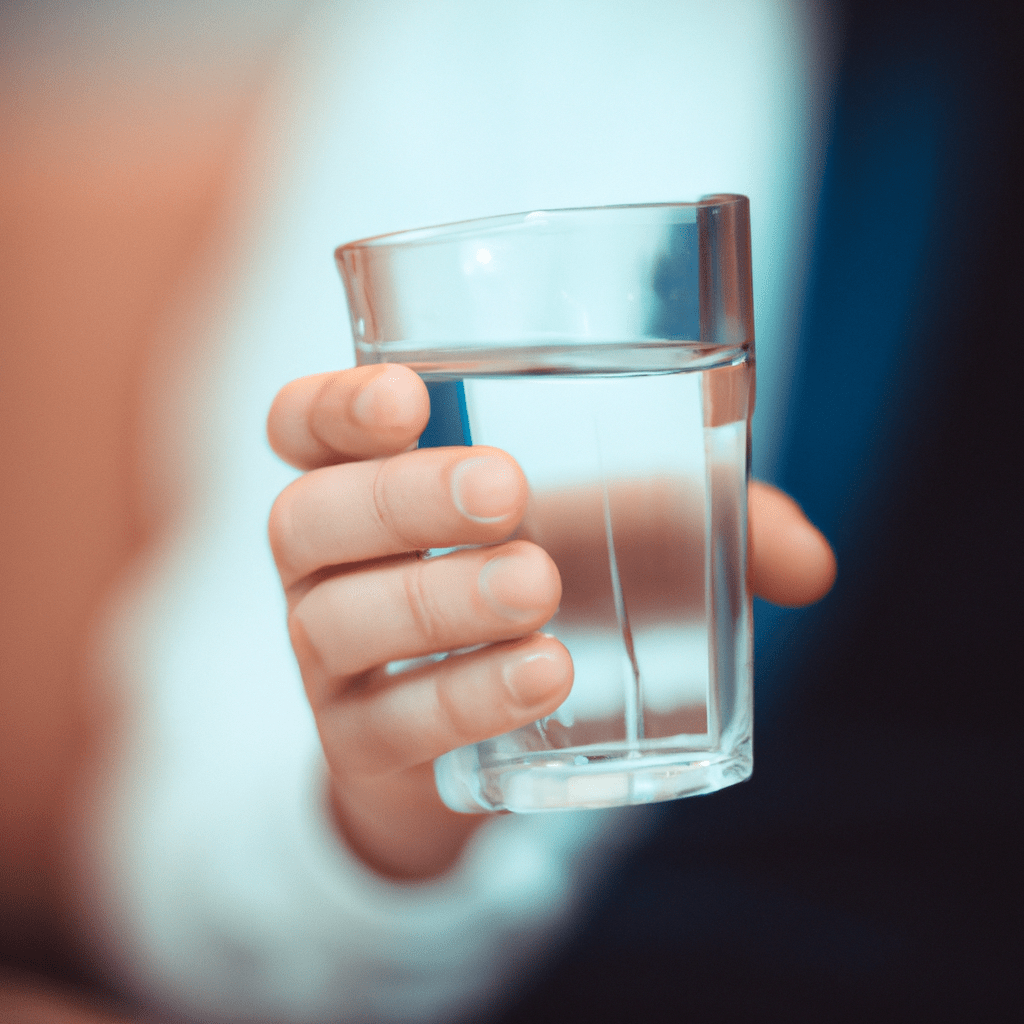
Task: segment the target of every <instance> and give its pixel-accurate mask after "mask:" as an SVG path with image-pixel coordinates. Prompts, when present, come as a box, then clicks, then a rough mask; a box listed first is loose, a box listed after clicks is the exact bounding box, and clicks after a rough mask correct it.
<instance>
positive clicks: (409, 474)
mask: <svg viewBox="0 0 1024 1024" xmlns="http://www.w3.org/2000/svg"><path fill="white" fill-rule="evenodd" d="M428 416H429V401H428V398H427V392H426V388H425V387H424V385H423V383H422V381H420V379H419V378H418V377H417V376H416V375H415V374H414V373H412V372H411V371H410V370H408V369H406V368H404V367H401V366H383V367H382V366H371V367H360V368H357V369H354V370H346V371H342V372H339V373H333V374H322V375H318V376H314V377H308V378H304V379H302V380H299V381H295V382H293V383H292V384H290V385H288V386H287V387H286V388H284V389H283V390H282V391H281V392H280V393H279V395H278V396H277V398H276V400H275V402H274V405H273V407H272V409H271V412H270V417H269V420H268V436H269V438H270V442H271V444H272V446H273V447H274V449H275V451H277V453H278V454H279V455H280V456H281V457H282V458H284V459H285V460H287V461H288V462H290V463H291V464H292V465H294V466H297V467H299V468H301V469H305V470H308V472H307V473H306V474H305V475H304V476H303V477H301V478H300V479H299V480H297V481H296V482H295V483H293V484H292V485H290V486H289V487H288V488H286V489H285V491H284V492H282V494H281V495H280V497H279V498H278V500H277V502H276V503H275V505H274V508H273V511H272V514H271V517H270V527H269V532H270V541H271V546H272V548H273V551H274V557H275V559H276V561H277V566H278V570H279V572H280V575H281V582H282V584H283V586H284V589H285V593H286V595H287V598H288V609H289V629H290V633H291V637H292V644H293V647H294V649H295V654H296V657H297V658H298V661H299V666H300V669H301V671H302V676H303V680H304V681H305V686H306V692H307V695H308V697H309V700H310V703H311V705H312V707H313V711H314V713H315V715H316V720H317V724H318V727H319V730H320V737H321V740H322V742H323V745H324V751H325V753H326V756H327V762H328V764H329V766H330V771H331V803H332V807H333V810H334V815H335V819H336V822H337V827H338V830H339V832H340V833H341V835H342V836H343V837H344V839H345V841H346V842H347V844H348V845H349V846H350V847H351V848H352V849H353V850H354V851H355V852H356V853H357V854H358V855H359V856H360V857H361V858H362V859H363V860H364V861H365V862H366V863H367V864H369V865H370V866H371V867H373V868H374V869H375V870H376V871H378V872H379V873H380V874H382V875H384V876H386V877H389V878H394V879H421V878H429V877H433V876H437V875H440V874H442V873H443V872H445V871H446V870H448V869H449V868H450V867H451V866H452V865H453V863H454V862H455V861H456V860H457V859H458V857H459V855H460V853H461V852H462V849H463V848H464V846H465V844H466V842H467V841H468V839H469V838H470V836H471V835H472V834H473V832H474V831H475V830H476V829H477V828H479V827H480V825H481V824H482V823H483V821H484V820H485V816H484V815H464V814H456V813H454V812H452V811H450V810H448V809H447V808H446V807H445V806H444V805H443V804H442V803H441V801H440V799H439V798H438V796H437V793H436V790H435V788H434V780H433V771H432V764H431V762H432V761H433V759H434V758H435V757H437V756H439V755H440V754H443V753H445V752H446V751H448V750H451V749H453V748H454V747H457V746H462V745H463V744H467V743H474V742H477V741H479V740H482V739H486V738H488V737H491V736H494V735H497V734H499V733H503V732H506V731H508V730H510V729H515V728H518V727H519V726H522V725H526V724H528V723H530V722H532V721H534V720H535V719H537V718H539V717H542V716H544V715H546V714H549V713H551V712H552V711H554V710H555V708H557V707H558V705H559V704H560V703H561V702H562V701H563V700H564V699H565V697H566V695H567V694H568V692H569V689H570V687H571V685H572V662H571V659H570V658H569V655H568V652H567V651H566V650H565V648H564V647H562V645H561V644H560V643H559V642H558V641H557V640H555V639H554V638H552V637H549V636H546V635H544V634H542V633H539V632H537V630H539V629H540V627H541V626H543V625H544V623H546V622H547V621H548V620H549V619H550V618H551V615H552V614H553V613H554V611H555V609H556V608H558V607H559V602H560V600H561V599H562V588H561V581H560V579H559V574H558V570H557V568H556V567H555V563H554V561H553V560H552V558H551V557H550V555H549V554H548V553H547V552H546V551H545V550H544V549H543V548H541V547H539V546H538V545H537V544H536V543H534V542H533V541H531V540H528V539H524V537H523V536H516V537H512V538H511V539H508V538H510V535H512V534H513V532H514V531H515V530H516V528H517V527H518V526H519V525H520V522H521V521H522V519H523V517H524V514H525V513H526V511H527V506H528V491H527V487H526V481H525V479H524V477H523V475H522V472H521V471H520V469H519V467H518V466H517V465H516V463H515V461H514V460H513V459H512V458H511V456H509V455H507V454H506V453H504V452H501V451H498V450H496V449H488V448H483V447H473V448H434V449H424V450H416V451H412V450H410V448H411V446H412V445H413V444H414V443H415V441H416V438H417V437H418V435H419V433H420V431H421V430H422V429H423V427H424V426H425V424H426V422H427V419H428ZM749 501H750V585H751V589H752V592H753V593H755V594H758V595H759V596H762V597H764V598H766V599H767V600H770V601H774V602H777V603H779V604H784V605H791V606H792V605H802V604H808V603H811V602H813V601H816V600H818V599H819V598H821V597H822V596H823V595H824V594H825V593H827V591H828V590H829V588H830V587H831V585H832V582H833V580H834V578H835V572H836V565H835V559H834V556H833V554H832V551H831V548H830V547H829V545H828V542H827V541H826V540H825V539H824V537H822V535H821V534H820V533H819V532H818V531H817V530H816V529H815V528H814V527H813V526H812V525H811V524H810V522H809V521H808V520H807V518H806V517H805V516H804V515H803V513H802V511H801V510H800V508H799V506H798V505H797V504H796V503H795V502H794V501H793V500H792V499H791V498H789V497H787V496H786V495H785V494H783V493H781V492H780V491H778V490H776V489H775V488H773V487H770V486H768V485H766V484H763V483H754V484H752V485H751V487H750V494H749ZM556 520H557V517H556ZM524 532H526V533H527V534H528V531H524ZM458 545H488V547H486V548H483V549H473V550H463V551H458V552H455V553H453V554H450V555H448V556H446V557H445V558H442V559H429V560H426V561H424V560H422V559H421V557H420V554H419V552H420V551H422V550H423V549H425V548H430V547H455V546H458ZM570 597H571V595H570ZM476 644H488V645H489V646H488V647H486V648H484V649H483V650H479V651H476V652H474V653H472V654H470V655H466V656H462V657H458V658H450V659H447V660H445V661H443V662H439V663H436V664H433V665H430V666H428V667H426V668H423V669H420V670H418V671H417V672H415V673H411V674H408V675H404V676H402V677H401V678H398V677H394V676H388V675H387V674H386V673H385V672H384V671H383V666H384V665H385V663H387V662H389V661H392V660H397V659H406V658H413V657H417V656H419V655H425V654H430V653H432V652H435V651H439V650H450V649H457V648H462V647H469V646H472V645H476Z"/></svg>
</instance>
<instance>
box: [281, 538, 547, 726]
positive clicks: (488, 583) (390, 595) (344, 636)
mask: <svg viewBox="0 0 1024 1024" xmlns="http://www.w3.org/2000/svg"><path fill="white" fill-rule="evenodd" d="M560 596H561V583H560V580H559V577H558V570H557V569H556V568H555V564H554V562H552V561H551V558H550V557H549V556H548V555H547V554H546V553H545V552H544V551H542V550H541V549H540V548H539V547H537V546H536V545H535V544H531V543H529V542H528V541H513V542H511V543H509V544H502V545H500V546H499V547H492V548H473V549H466V550H463V551H457V552H453V553H452V554H450V555H446V556H444V557H443V558H431V559H425V560H422V561H420V560H416V559H409V560H401V561H395V562H391V563H390V564H384V565H381V564H377V565H375V566H373V567H372V568H367V569H362V570H356V571H352V572H348V573H343V574H341V575H337V576H334V577H331V578H330V579H327V580H325V581H323V582H321V583H319V584H318V585H317V586H315V587H313V588H312V589H311V590H310V591H308V593H306V595H305V596H304V597H303V598H302V599H301V600H300V601H299V602H298V604H297V605H296V606H295V607H294V609H293V610H292V613H291V616H290V618H289V625H290V629H291V633H292V642H293V645H294V647H295V649H296V652H297V654H298V656H299V660H300V663H301V665H302V668H303V678H304V680H305V682H306V688H307V692H308V695H309V699H310V702H311V703H312V705H313V710H314V711H317V710H319V709H320V708H321V707H322V706H323V705H324V704H325V703H326V702H327V701H329V700H332V699H334V698H335V697H336V696H337V695H338V693H339V692H341V691H342V690H343V689H344V687H345V685H347V684H348V683H350V682H351V680H352V679H354V678H355V677H358V676H360V675H362V674H364V673H366V672H368V671H370V670H371V669H374V668H376V667H377V666H380V665H383V664H385V663H386V662H389V661H397V660H405V659H408V658H416V657H420V656H422V655H425V654H433V653H435V652H438V651H450V650H458V649H460V648H464V647H471V646H474V645H476V644H484V643H493V642H495V641H502V640H511V639H513V638H516V637H521V636H524V635H525V634H527V633H531V632H533V631H534V630H536V629H539V628H540V627H541V626H543V625H544V623H546V622H547V621H548V620H549V619H550V618H551V617H552V615H554V613H555V610H556V608H557V607H558V601H559V598H560Z"/></svg>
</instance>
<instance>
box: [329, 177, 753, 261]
mask: <svg viewBox="0 0 1024 1024" xmlns="http://www.w3.org/2000/svg"><path fill="white" fill-rule="evenodd" d="M747 201H748V200H747V197H746V196H744V195H741V194H739V193H735V192H720V193H719V192H716V193H713V194H711V195H706V196H701V197H700V199H697V200H693V201H691V202H682V201H678V202H671V201H670V202H660V203H618V204H611V205H607V206H567V207H559V208H554V209H550V210H528V211H524V212H521V213H503V214H498V215H496V216H489V217H472V218H469V219H467V220H457V221H449V222H448V223H445V224H433V225H428V226H426V227H421V228H408V229H405V230H402V231H388V232H385V233H383V234H380V235H370V236H368V237H367V238H357V239H355V240H354V241H352V242H346V243H345V244H344V245H339V246H338V247H337V249H335V256H336V257H337V258H338V259H340V258H341V255H342V253H346V252H353V251H355V250H359V249H377V248H401V247H403V246H413V245H420V244H424V243H426V244H429V243H431V242H438V241H452V240H455V239H458V238H460V237H464V236H472V235H475V234H481V233H487V232H492V231H505V230H508V229H510V228H519V227H533V226H536V227H546V226H547V225H548V218H554V219H557V220H562V219H565V220H568V219H570V218H575V217H580V216H581V215H589V216H587V219H594V220H596V219H598V218H599V217H601V216H602V215H603V214H605V213H615V212H623V211H649V212H652V213H654V212H658V211H665V210H680V211H684V210H685V211H692V212H693V214H694V216H696V212H697V210H700V209H707V208H708V207H729V206H735V205H737V204H739V203H746V202H747Z"/></svg>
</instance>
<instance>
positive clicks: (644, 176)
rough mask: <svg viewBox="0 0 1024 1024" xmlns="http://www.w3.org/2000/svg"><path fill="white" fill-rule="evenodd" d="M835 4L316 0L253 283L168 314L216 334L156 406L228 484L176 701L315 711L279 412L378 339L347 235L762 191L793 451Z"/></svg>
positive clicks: (214, 491)
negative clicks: (353, 326)
mask: <svg viewBox="0 0 1024 1024" xmlns="http://www.w3.org/2000/svg"><path fill="white" fill-rule="evenodd" d="M254 10H255V11H256V12H257V13H258V12H259V10H260V8H259V6H258V5H257V7H256V8H255V9H254ZM816 12H817V8H816V7H813V6H811V5H809V4H805V3H802V2H796V0H794V2H789V3H780V2H767V0H726V2H718V3H698V2H689V3H688V2H680V0H638V2H634V3H629V4H626V3H621V2H608V0H592V2H589V3H576V2H572V3H570V2H563V3H552V2H550V0H546V2H540V0H520V2H516V3H507V4H483V3H479V2H475V0H439V2H430V3H423V2H411V0H392V2H389V3H387V4H383V3H381V4H377V3H364V2H354V0H350V2H335V3H326V2H325V3H320V4H316V5H313V6H310V7H309V8H307V9H304V11H303V16H302V19H301V24H300V26H299V29H298V31H297V32H296V33H295V34H294V35H293V37H292V39H291V41H290V43H289V45H288V46H287V48H286V50H285V52H284V53H283V55H282V57H281V59H280V61H279V63H278V66H277V70H276V74H275V76H274V78H273V81H272V83H271V85H270V87H269V89H268V91H267V94H266V99H265V103H264V105H263V109H262V111H261V113H260V115H259V117H258V118H257V121H256V123H255V124H254V131H253V133H252V143H251V147H250V150H249V152H248V154H247V159H246V161H245V163H244V169H243V172H242V174H241V176H240V179H239V181H238V183H237V189H236V191H235V194H234V197H233V201H232V210H231V216H230V218H229V224H228V228H227V230H226V231H225V233H224V236H223V238H222V239H221V243H220V245H219V246H218V248H217V249H216V251H214V252H213V253H212V254H211V256H210V260H211V262H210V263H209V265H208V266H207V267H205V268H204V267H203V266H199V267H197V268H196V269H195V275H196V279H197V280H198V281H202V279H203V278H204V276H208V277H210V278H211V279H212V278H215V277H217V276H219V275H222V274H223V272H224V268H225V267H230V268H232V271H231V273H232V275H233V276H232V277H231V279H230V283H229V286H228V287H227V288H224V289H221V294H220V295H219V296H218V297H215V298H214V299H211V301H210V302H209V304H208V305H207V306H206V307H204V308H202V309H200V310H198V311H197V310H195V309H192V310H189V311H184V312H182V313H181V316H180V317H179V318H178V319H177V320H174V321H172V322H171V323H169V325H168V329H169V330H177V331H185V332H187V333H189V334H199V335H200V336H201V337H202V338H203V339H204V341H205V347H206V349H207V351H209V352H210V353H212V354H213V355H212V356H211V361H210V362H209V363H207V364H206V365H205V366H203V367H201V368H200V369H199V370H198V371H197V369H196V367H195V366H194V365H192V364H189V365H187V366H186V365H182V366H181V367H178V368H177V369H176V370H175V369H174V368H170V369H169V370H168V372H167V374H165V376H164V380H165V381H170V380H172V379H175V378H177V379H178V380H179V381H180V382H181V384H182V388H181V389H179V391H180V394H181V395H183V396H185V397H184V398H182V399H181V400H180V401H179V404H178V406H177V412H175V411H174V408H175V407H174V402H173V401H170V402H169V403H168V405H169V410H170V411H169V414H168V415H169V419H168V420H167V422H168V423H172V424H173V425H172V427H171V428H170V429H165V430H163V431H157V434H159V435H160V436H161V437H163V439H164V448H163V450H162V458H163V461H164V463H165V464H172V463H174V462H180V461H181V459H182V455H183V454H187V453H191V456H192V461H198V462H199V463H200V465H201V473H202V487H203V500H202V508H201V509H199V510H198V511H197V514H196V516H195V518H194V520H193V524H192V527H191V531H190V534H189V537H188V538H186V539H184V540H183V542H182V543H183V546H182V547H181V549H180V551H179V554H178V555H177V556H174V557H171V558H170V559H169V562H168V568H167V570H166V574H167V575H166V578H165V580H164V582H163V584H161V585H162V586H163V588H164V594H165V596H164V599H163V604H162V608H163V611H162V612H161V616H160V619H159V627H157V626H154V628H153V634H152V635H153V636H154V638H157V637H159V638H160V639H159V640H157V639H154V642H155V643H156V646H157V648H158V649H159V650H156V649H154V650H153V653H152V658H151V659H150V660H151V663H152V664H153V665H155V666H156V675H157V676H158V677H159V678H154V680H153V687H154V692H155V693H156V694H158V695H159V696H158V699H159V700H160V701H163V702H170V703H169V705H168V706H167V707H166V708H165V711H164V713H162V717H163V718H164V719H165V720H166V721H168V722H178V723H180V724H181V727H182V728H191V726H187V725H186V723H188V722H189V720H194V719H195V717H196V712H197V711H200V712H203V711H205V712H208V716H207V715H204V716H203V717H208V720H209V721H210V723H211V724H210V729H211V730H217V729H223V728H231V729H232V731H235V732H237V742H238V744H240V745H243V747H244V746H245V745H248V744H252V745H254V746H255V747H256V748H258V749H259V750H260V752H262V753H265V752H266V749H267V748H266V746H261V744H268V743H269V744H272V745H273V746H274V747H275V748H280V749H284V748H285V747H287V745H288V744H289V743H292V742H293V740H294V737H295V733H294V732H293V731H290V730H289V729H287V728H285V727H284V725H283V722H284V720H285V719H284V718H282V715H281V713H280V712H279V711H275V712H273V713H271V712H270V711H269V710H268V709H270V708H275V707H277V705H275V704H274V701H278V702H280V701H282V700H284V697H283V696H282V695H283V694H286V693H290V694H291V697H290V698H289V700H290V701H291V703H292V704H293V705H294V707H293V709H292V710H293V715H292V716H291V718H290V719H288V720H290V721H294V723H295V728H296V729H297V730H298V731H299V732H300V733H302V734H303V735H309V734H311V726H310V725H309V723H308V712H307V710H306V709H305V705H304V703H303V700H302V696H301V685H300V682H299V680H298V673H297V670H296V669H295V667H294V662H293V659H292V658H291V654H290V650H289V648H288V641H287V636H286V634H285V630H284V626H283V623H284V608H283V599H282V598H281V597H280V595H279V593H278V585H277V580H276V575H275V572H274V568H273V565H272V562H271V559H270V556H269V551H268V548H267V543H266V539H265V538H266V517H267V512H268V510H269V508H270V505H271V503H272V502H273V500H274V498H275V496H276V494H277V493H278V491H280V489H281V488H282V487H283V486H284V485H285V484H287V483H288V482H289V481H290V480H291V479H292V478H293V477H294V475H295V474H294V472H293V471H292V470H290V469H289V468H287V467H286V466H284V465H283V464H281V463H280V462H279V461H278V460H277V459H276V457H275V456H274V455H273V454H272V453H271V451H270V450H269V446H267V444H266V441H265V440H264V423H265V418H266V414H267V410H268V409H269V406H270V403H271V401H272V399H273V396H274V394H275V393H276V391H277V390H278V389H279V388H280V387H281V386H282V385H283V384H284V383H286V382H287V381H289V380H291V379H293V378H295V377H298V376H302V375H305V374H309V373H315V372H321V371H326V370H331V369H336V368H339V367H343V366H347V365H351V364H352V362H353V351H352V340H351V335H350V329H349V324H348V315H347V310H346V307H345V300H344V294H343V290H342V287H341V283H340V281H339V279H338V275H337V271H336V269H335V266H334V262H333V258H332V253H333V250H334V248H335V247H336V246H337V245H339V244H341V243H343V242H347V241H350V240H352V239H355V238H359V237H365V236H368V235H374V234H380V233H383V232H388V231H393V230H401V229H405V228H412V227H417V226H422V225H429V224H436V223H444V222H450V221H455V220H461V219H466V218H472V217H479V216H486V215H491V214H501V213H508V212H513V211H523V210H530V209H543V208H552V207H566V206H580V205H601V204H611V203H631V202H656V201H667V200H689V199H695V198H697V197H699V196H700V195H702V194H707V193H710V192H739V193H743V194H746V195H748V196H749V197H750V200H751V218H752V236H753V237H752V248H753V266H754V288H755V318H756V330H757V351H758V402H757V413H756V415H755V423H754V468H755V472H757V473H758V474H759V475H762V476H768V477H771V476H772V475H773V473H774V467H775V458H776V455H777V450H778V444H777V439H778V438H779V437H780V436H781V428H782V423H783V409H784V406H785V403H786V399H787V394H788V385H789V378H790V374H791V368H792V366H793V358H794V355H793V350H792V349H793V339H794V338H795V337H796V335H797V327H798V324H797V319H798V312H797V311H798V309H799V307H800V298H801V291H802V286H803V281H804V277H805V268H806V263H807V250H808V239H809V237H810V231H811V226H812V218H813V214H814V211H815V202H816V196H817V189H818V179H819V170H820V158H821V148H822V145H821V135H822V117H823V112H824V111H825V110H826V109H827V98H828V88H829V81H830V54H831V45H832V36H831V26H830V25H829V24H827V23H825V22H823V21H822V20H821V16H820V14H819V13H816ZM254 16H255V15H254ZM197 396H198V401H197ZM197 565H200V566H202V571H201V572H199V573H197V572H196V566H197ZM172 580H174V581H176V582H172ZM211 617H213V618H214V619H215V621H216V623H217V625H216V628H215V629H212V630H211V627H210V625H209V623H210V621H211ZM238 652H242V654H241V657H242V663H240V662H239V661H238V659H239V657H240V654H239V653H238ZM243 663H244V664H243ZM232 666H235V668H234V669H233V668H232ZM171 705H173V706H171ZM225 722H228V723H230V725H228V726H225V724H224V723H225ZM215 723H216V724H215ZM171 746H173V743H171ZM211 749H212V750H216V749H223V747H222V745H220V744H216V743H215V744H213V745H212V747H211ZM193 770H194V771H195V772H197V773H200V774H201V773H202V772H204V771H205V769H204V767H203V766H202V765H201V764H199V763H196V764H195V765H194V766H193ZM182 786H183V789H182V792H183V794H184V793H185V791H186V790H187V783H185V782H183V783H182Z"/></svg>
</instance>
